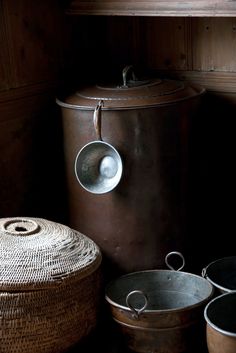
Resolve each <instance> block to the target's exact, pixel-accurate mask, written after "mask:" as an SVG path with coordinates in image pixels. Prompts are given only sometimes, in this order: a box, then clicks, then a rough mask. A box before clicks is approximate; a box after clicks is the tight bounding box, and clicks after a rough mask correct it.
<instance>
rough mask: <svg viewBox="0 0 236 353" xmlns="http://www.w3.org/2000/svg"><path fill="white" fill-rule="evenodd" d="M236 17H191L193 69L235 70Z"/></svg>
mask: <svg viewBox="0 0 236 353" xmlns="http://www.w3.org/2000/svg"><path fill="white" fill-rule="evenodd" d="M235 52H236V18H194V19H192V53H193V70H197V71H228V72H235V71H236V60H235Z"/></svg>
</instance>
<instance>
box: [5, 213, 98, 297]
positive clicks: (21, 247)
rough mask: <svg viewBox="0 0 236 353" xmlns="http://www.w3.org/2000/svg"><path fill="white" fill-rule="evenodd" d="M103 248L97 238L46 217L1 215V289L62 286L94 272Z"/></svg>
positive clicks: (22, 289)
mask: <svg viewBox="0 0 236 353" xmlns="http://www.w3.org/2000/svg"><path fill="white" fill-rule="evenodd" d="M100 263H101V252H100V249H99V247H98V246H97V245H96V244H95V243H94V241H93V240H91V239H90V238H88V237H87V236H85V235H84V234H82V233H80V232H78V231H76V230H73V229H71V228H69V227H67V226H65V225H62V224H60V223H56V222H52V221H49V220H45V219H42V218H29V217H24V218H1V219H0V264H1V265H0V291H27V290H37V289H42V288H45V287H53V286H58V285H61V284H62V283H64V282H65V281H68V280H75V279H76V280H78V279H82V278H84V277H85V276H87V275H89V274H91V273H92V272H94V271H95V270H96V269H97V268H98V267H99V265H100Z"/></svg>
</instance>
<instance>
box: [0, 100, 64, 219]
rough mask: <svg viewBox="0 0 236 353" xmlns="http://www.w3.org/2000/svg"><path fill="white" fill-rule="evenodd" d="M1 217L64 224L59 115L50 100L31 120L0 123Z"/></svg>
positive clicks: (30, 117) (61, 144) (61, 146)
mask: <svg viewBox="0 0 236 353" xmlns="http://www.w3.org/2000/svg"><path fill="white" fill-rule="evenodd" d="M0 141H1V143H0V152H1V159H0V217H13V216H30V217H42V218H48V219H52V220H55V221H60V222H66V204H65V182H64V163H63V140H62V132H61V122H60V112H59V110H58V109H57V106H56V104H55V103H54V100H49V102H48V104H46V105H44V107H43V108H42V109H40V112H39V111H37V113H34V114H33V116H30V115H27V116H26V117H25V116H22V117H21V116H20V117H19V116H17V117H15V115H14V119H12V120H7V121H0Z"/></svg>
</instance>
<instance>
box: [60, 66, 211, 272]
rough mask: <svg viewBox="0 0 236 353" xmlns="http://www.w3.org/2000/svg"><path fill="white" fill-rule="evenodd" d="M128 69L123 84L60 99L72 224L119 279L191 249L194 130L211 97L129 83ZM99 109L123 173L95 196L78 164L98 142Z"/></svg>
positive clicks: (170, 83) (158, 82) (194, 90)
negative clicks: (90, 145)
mask: <svg viewBox="0 0 236 353" xmlns="http://www.w3.org/2000/svg"><path fill="white" fill-rule="evenodd" d="M128 71H129V68H128V69H127V68H125V70H124V71H123V83H122V84H121V85H113V86H112V85H103V86H102V85H95V86H92V87H85V88H82V89H80V90H78V91H77V92H76V93H75V94H73V95H71V96H69V97H66V98H60V99H57V103H58V104H59V105H60V106H61V109H62V115H63V129H64V149H65V164H66V172H67V185H68V198H69V217H70V226H71V227H74V228H75V229H78V230H79V231H80V232H82V233H85V234H87V235H88V236H89V237H91V238H92V239H93V240H94V241H95V242H96V243H97V244H98V245H99V246H100V248H101V249H102V251H103V254H104V260H105V261H107V262H108V264H109V266H108V267H109V269H110V271H112V274H114V273H115V274H119V273H127V272H131V271H135V270H144V269H152V268H160V267H162V266H163V258H164V256H165V254H166V253H168V252H169V251H170V250H171V249H173V248H175V249H177V250H179V251H184V247H185V239H186V208H187V204H186V195H187V185H188V143H189V131H190V126H191V118H192V116H193V115H194V114H195V113H196V111H197V107H198V106H199V102H200V97H201V95H202V94H203V93H204V89H203V88H199V87H195V86H190V85H187V84H186V83H184V82H181V81H174V80H168V79H150V80H141V81H139V80H137V79H136V78H135V77H134V75H133V77H132V80H128V79H127V73H128ZM101 102H102V104H101ZM98 105H100V107H101V133H102V137H103V141H105V142H106V143H109V144H111V145H112V146H114V147H115V148H116V149H117V150H118V151H119V154H120V155H121V158H122V163H123V173H122V178H121V180H120V182H119V184H118V185H117V186H116V187H115V188H114V189H113V190H112V191H110V192H107V193H104V194H99V195H96V194H94V193H90V192H88V191H87V190H85V189H84V188H83V187H81V185H80V184H79V182H78V180H77V179H76V176H75V172H74V167H75V160H76V156H77V154H78V152H79V151H80V150H81V148H83V146H85V145H86V144H87V143H89V142H91V141H94V140H97V133H96V129H95V128H94V122H93V115H94V111H95V109H96V107H97V106H98ZM108 267H107V268H108ZM114 271H115V272H114Z"/></svg>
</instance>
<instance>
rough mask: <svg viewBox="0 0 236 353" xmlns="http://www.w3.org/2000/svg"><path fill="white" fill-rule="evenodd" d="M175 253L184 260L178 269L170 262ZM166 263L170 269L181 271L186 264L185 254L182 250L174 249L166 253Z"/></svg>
mask: <svg viewBox="0 0 236 353" xmlns="http://www.w3.org/2000/svg"><path fill="white" fill-rule="evenodd" d="M173 255H177V256H179V257H180V258H181V260H182V265H181V266H180V267H179V268H177V269H175V268H174V267H173V266H172V265H170V263H169V257H171V256H173ZM165 263H166V266H167V267H169V269H170V270H173V271H180V270H182V268H184V266H185V259H184V257H183V255H182V254H181V252H178V251H172V252H170V253H169V254H167V255H166V257H165Z"/></svg>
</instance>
